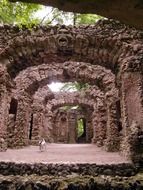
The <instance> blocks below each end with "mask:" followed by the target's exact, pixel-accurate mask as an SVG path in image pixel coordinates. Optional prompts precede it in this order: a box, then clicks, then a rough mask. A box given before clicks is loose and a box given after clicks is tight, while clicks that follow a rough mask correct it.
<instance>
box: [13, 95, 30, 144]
mask: <svg viewBox="0 0 143 190" xmlns="http://www.w3.org/2000/svg"><path fill="white" fill-rule="evenodd" d="M19 97H20V98H18V106H17V115H16V122H15V131H14V133H15V143H14V146H15V147H23V146H26V145H28V141H29V137H28V129H29V125H30V123H29V122H30V113H31V102H30V99H29V98H28V97H27V95H26V94H22V95H21V96H19Z"/></svg>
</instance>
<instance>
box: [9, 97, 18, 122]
mask: <svg viewBox="0 0 143 190" xmlns="http://www.w3.org/2000/svg"><path fill="white" fill-rule="evenodd" d="M17 106H18V101H17V100H16V99H15V98H12V99H11V102H10V109H9V114H13V116H14V121H16V114H17Z"/></svg>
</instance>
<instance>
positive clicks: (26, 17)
mask: <svg viewBox="0 0 143 190" xmlns="http://www.w3.org/2000/svg"><path fill="white" fill-rule="evenodd" d="M43 7H44V6H42V5H37V4H30V3H19V2H16V3H11V2H9V1H8V0H0V23H1V24H16V25H19V26H22V25H25V26H27V27H31V26H33V25H48V24H64V23H65V22H66V23H67V21H69V23H71V24H72V25H79V24H94V23H95V22H96V21H97V20H99V19H100V18H101V17H100V16H97V15H93V14H75V13H67V12H64V11H60V10H58V9H57V8H52V9H51V12H50V13H47V15H45V16H43V18H37V17H36V16H35V13H36V12H38V11H39V10H42V9H43Z"/></svg>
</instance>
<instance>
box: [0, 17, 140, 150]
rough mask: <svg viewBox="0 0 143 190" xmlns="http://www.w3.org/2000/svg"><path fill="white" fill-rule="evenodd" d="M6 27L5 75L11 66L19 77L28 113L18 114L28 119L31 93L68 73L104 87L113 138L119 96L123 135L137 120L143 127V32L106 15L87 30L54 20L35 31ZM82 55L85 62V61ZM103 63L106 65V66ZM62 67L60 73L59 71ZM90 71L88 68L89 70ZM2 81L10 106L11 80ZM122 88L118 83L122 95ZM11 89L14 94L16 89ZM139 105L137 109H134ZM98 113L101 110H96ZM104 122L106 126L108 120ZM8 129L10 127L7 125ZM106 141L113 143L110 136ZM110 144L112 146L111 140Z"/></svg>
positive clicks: (0, 58)
mask: <svg viewBox="0 0 143 190" xmlns="http://www.w3.org/2000/svg"><path fill="white" fill-rule="evenodd" d="M1 31H2V33H5V34H6V38H7V39H8V41H7V40H6V39H3V40H1V42H0V43H1V47H2V48H1V50H0V62H1V69H0V70H1V71H3V70H4V73H3V72H2V76H5V74H6V73H7V71H8V73H9V76H8V77H11V79H10V78H9V79H8V77H7V79H8V80H9V81H10V80H11V81H14V82H16V90H13V91H14V93H13V94H16V96H17V97H18V98H19V99H18V108H17V109H19V110H23V113H24V115H21V116H18V115H17V116H18V118H19V117H22V116H24V118H26V121H28V120H29V116H28V115H27V113H26V111H27V110H29V111H30V110H31V107H30V106H29V105H31V96H32V95H33V94H34V93H35V91H36V90H37V89H38V88H39V87H40V86H39V85H43V86H44V85H45V84H46V83H47V81H48V80H49V81H50V80H54V78H56V79H58V77H59V78H60V77H61V75H64V76H65V78H64V79H63V80H64V81H65V80H70V79H71V80H73V79H76V80H77V79H78V78H79V81H80V80H82V81H84V82H85V81H88V82H89V83H90V84H94V85H97V86H98V87H99V88H100V89H101V90H102V91H104V98H105V100H106V104H107V109H106V111H107V115H108V120H107V125H108V126H110V127H108V128H107V129H108V135H107V136H108V137H110V138H109V139H111V137H112V136H114V133H115V131H116V129H117V119H116V102H117V101H120V103H121V119H122V126H123V136H124V141H126V136H128V135H129V134H128V133H129V131H130V130H128V128H130V126H131V125H132V123H133V122H134V121H136V122H137V123H138V125H139V126H140V127H141V128H142V123H143V122H142V121H143V117H142V111H143V110H142V109H143V107H142V49H143V43H142V34H141V32H139V31H136V30H134V29H130V28H128V27H126V26H124V25H121V24H120V23H118V22H115V21H112V22H111V21H106V20H105V21H100V22H99V23H98V24H97V25H96V26H88V27H87V28H86V30H85V28H84V27H79V28H76V27H65V26H61V27H59V26H55V27H51V28H50V27H49V28H42V27H41V28H35V29H33V30H32V31H28V30H21V31H20V30H19V29H18V28H17V27H15V28H11V27H7V28H6V27H2V28H1ZM5 31H7V32H5ZM43 36H44V37H43ZM69 60H70V61H69ZM66 61H68V62H66ZM81 61H82V62H86V64H85V63H84V64H83V63H82V64H81ZM87 62H89V63H90V64H87ZM56 65H58V66H56ZM60 65H61V67H60ZM95 65H98V66H95ZM99 65H100V66H104V68H103V67H102V69H101V67H100V66H99ZM48 67H50V68H51V70H50V69H48ZM57 68H58V72H59V73H58V72H57V71H56V69H57ZM105 68H106V69H105ZM107 68H108V69H110V70H107ZM98 69H99V70H98ZM23 70H24V71H23ZM51 72H52V74H51ZM54 72H55V74H54ZM86 72H88V75H87V76H86ZM31 73H32V74H31ZM24 76H25V77H24ZM7 79H6V78H5V80H7ZM21 79H22V80H23V82H22V80H21ZM2 83H3V84H2V85H1V88H2V89H5V90H1V92H0V93H1V97H2V98H1V101H0V106H1V107H3V108H4V109H5V107H7V111H8V105H9V102H10V100H9V99H10V98H8V91H7V89H10V88H11V87H10V86H8V85H6V83H7V82H6V81H4V82H2ZM117 89H119V96H118V90H117ZM132 92H135V96H132ZM10 94H11V96H13V94H12V93H10ZM5 97H6V98H5ZM13 97H14V98H17V97H15V96H13ZM23 100H24V101H23ZM4 101H5V103H3V102H4ZM97 105H98V106H97V109H96V110H98V109H99V110H100V109H101V108H103V109H104V104H103V105H100V101H99V103H98V104H97ZM134 106H135V110H136V112H135V111H134V109H133V107H134ZM25 108H27V110H26V111H24V109H25ZM4 109H2V111H1V113H0V114H1V116H0V117H1V118H3V120H2V121H1V122H2V125H1V126H4V125H5V121H7V114H5V113H6V112H7V111H6V112H5V111H4ZM39 111H40V110H39ZM18 112H19V111H18ZM134 112H135V114H134ZM19 113H20V112H19ZM99 113H101V112H98V113H97V114H99ZM101 115H102V114H101ZM101 123H102V121H101ZM16 125H17V126H18V125H19V124H18V123H17V124H16ZM20 125H21V130H22V131H23V133H25V131H24V129H23V128H22V127H24V122H23V123H21V124H20ZM102 125H103V126H104V122H103V123H102ZM1 128H2V127H1ZM4 130H5V131H6V125H5V127H4ZM5 131H4V132H3V134H4V133H5ZM1 136H3V135H1ZM19 138H20V137H19ZM124 141H123V142H124ZM106 143H107V144H110V143H109V140H107V141H106ZM21 144H22V143H21ZM113 146H114V144H113ZM110 147H112V145H111V144H110Z"/></svg>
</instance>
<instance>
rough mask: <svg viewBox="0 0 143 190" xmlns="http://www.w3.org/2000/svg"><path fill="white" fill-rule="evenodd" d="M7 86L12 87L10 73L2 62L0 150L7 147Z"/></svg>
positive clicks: (0, 75) (0, 68)
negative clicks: (9, 78) (9, 79)
mask: <svg viewBox="0 0 143 190" xmlns="http://www.w3.org/2000/svg"><path fill="white" fill-rule="evenodd" d="M7 87H9V88H11V84H10V81H8V74H7V72H6V69H5V68H4V67H3V65H1V64H0V151H6V149H7V122H8V105H9V92H8V89H7Z"/></svg>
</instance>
